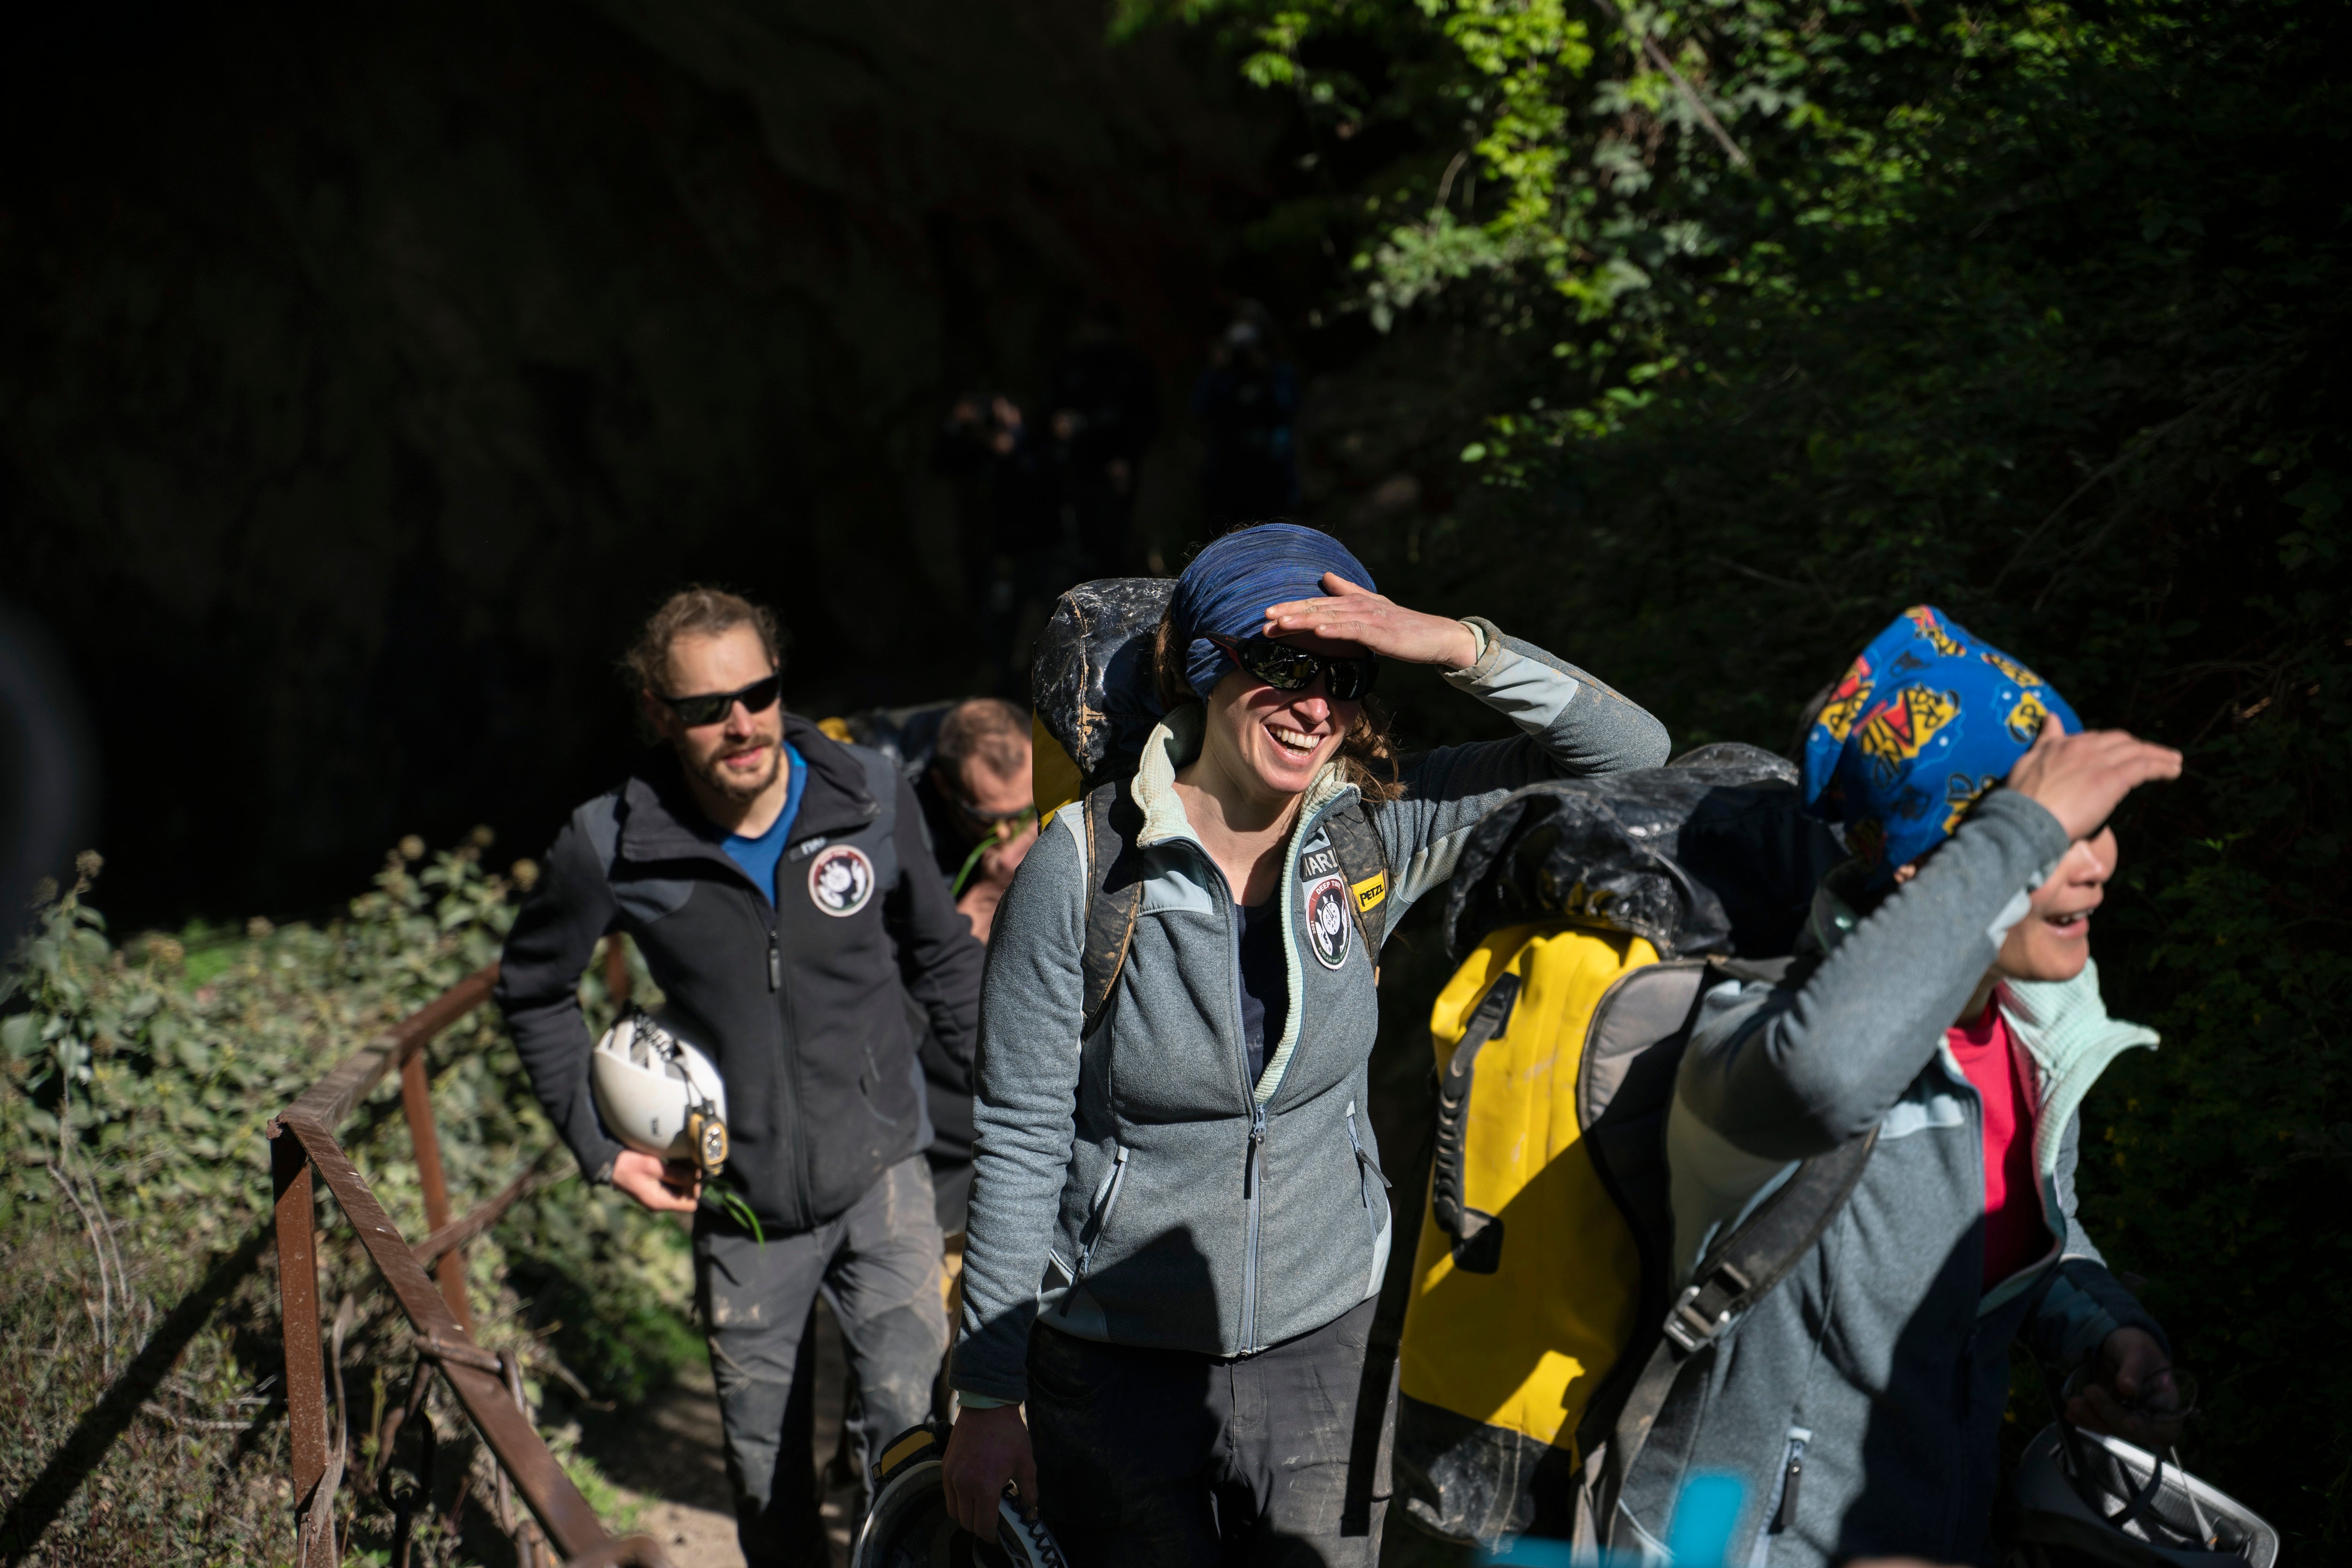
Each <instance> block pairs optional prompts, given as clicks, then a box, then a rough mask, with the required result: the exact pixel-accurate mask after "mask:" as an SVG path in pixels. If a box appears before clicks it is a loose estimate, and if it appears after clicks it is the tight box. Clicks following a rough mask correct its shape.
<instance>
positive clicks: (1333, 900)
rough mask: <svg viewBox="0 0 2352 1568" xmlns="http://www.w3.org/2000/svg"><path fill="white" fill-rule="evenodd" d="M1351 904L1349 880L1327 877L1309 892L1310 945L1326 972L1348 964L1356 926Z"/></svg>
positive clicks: (1308, 936)
mask: <svg viewBox="0 0 2352 1568" xmlns="http://www.w3.org/2000/svg"><path fill="white" fill-rule="evenodd" d="M1348 903H1349V896H1348V883H1347V880H1346V879H1345V878H1341V877H1326V878H1324V879H1322V880H1321V881H1319V882H1318V883H1316V884H1315V885H1314V886H1313V887H1311V888H1309V889H1307V946H1308V947H1310V948H1313V949H1314V950H1315V956H1316V958H1317V960H1318V962H1320V963H1322V965H1323V967H1324V968H1326V969H1337V968H1339V966H1340V965H1341V964H1343V963H1347V962H1348V933H1349V931H1352V930H1354V929H1355V924H1356V921H1355V917H1354V916H1353V915H1352V914H1351V913H1349V909H1348Z"/></svg>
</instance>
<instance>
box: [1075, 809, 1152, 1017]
mask: <svg viewBox="0 0 2352 1568" xmlns="http://www.w3.org/2000/svg"><path fill="white" fill-rule="evenodd" d="M1078 807H1079V808H1080V809H1083V810H1084V811H1085V813H1086V839H1087V929H1086V949H1085V951H1084V952H1082V953H1080V954H1079V960H1078V967H1079V972H1080V973H1081V975H1082V976H1083V979H1084V987H1083V994H1084V1003H1085V1009H1086V1011H1085V1013H1084V1016H1083V1019H1084V1021H1083V1022H1082V1023H1081V1025H1080V1026H1079V1031H1078V1032H1079V1035H1080V1037H1085V1036H1087V1035H1091V1034H1093V1033H1094V1032H1095V1030H1096V1029H1097V1027H1099V1026H1100V1025H1101V1024H1102V1021H1103V1019H1104V1018H1105V1017H1106V1016H1108V1013H1109V1012H1110V1003H1111V997H1112V995H1113V994H1115V992H1116V989H1117V986H1118V972H1119V971H1120V970H1121V969H1122V968H1124V967H1126V964H1127V950H1128V946H1129V943H1130V942H1133V941H1134V940H1135V921H1136V917H1137V916H1138V915H1139V914H1141V913H1142V911H1143V854H1142V852H1141V851H1140V850H1139V849H1138V848H1137V847H1135V836H1136V833H1137V831H1138V830H1139V829H1140V828H1141V827H1142V826H1143V821H1142V814H1141V813H1140V812H1139V811H1138V810H1137V809H1136V806H1135V801H1134V799H1133V797H1132V796H1130V795H1129V793H1128V788H1127V784H1126V783H1125V781H1123V780H1114V781H1113V782H1111V783H1109V784H1099V785H1097V786H1096V787H1095V788H1094V789H1092V790H1089V791H1087V795H1086V797H1085V798H1084V799H1083V800H1081V801H1080V802H1079V803H1078Z"/></svg>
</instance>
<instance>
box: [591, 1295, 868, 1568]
mask: <svg viewBox="0 0 2352 1568" xmlns="http://www.w3.org/2000/svg"><path fill="white" fill-rule="evenodd" d="M816 1319H817V1321H816V1346H815V1349H816V1357H817V1362H816V1452H817V1456H818V1460H819V1463H823V1462H824V1460H825V1459H826V1458H830V1457H831V1456H832V1454H833V1452H834V1449H835V1446H836V1445H837V1444H838V1443H839V1441H840V1438H841V1397H842V1383H843V1378H844V1363H843V1361H842V1355H841V1334H840V1331H838V1330H837V1329H835V1327H834V1321H833V1314H832V1313H831V1312H830V1311H828V1310H826V1309H825V1308H824V1305H823V1304H822V1303H820V1304H819V1306H818V1307H817V1315H816ZM581 1447H582V1448H583V1450H584V1451H585V1452H586V1453H587V1454H588V1456H589V1457H590V1458H593V1459H594V1460H595V1461H596V1464H597V1467H598V1468H600V1469H602V1470H603V1471H604V1474H605V1475H606V1476H607V1477H609V1478H610V1479H612V1480H613V1481H614V1484H615V1485H617V1486H618V1487H619V1488H620V1489H621V1490H622V1492H623V1495H624V1497H625V1499H626V1500H628V1501H630V1502H642V1503H644V1504H645V1505H646V1507H645V1511H644V1513H643V1514H642V1515H641V1516H640V1518H639V1521H638V1524H637V1528H638V1529H639V1530H642V1531H645V1532H646V1534H647V1535H650V1536H652V1537H653V1538H654V1539H655V1540H656V1541H658V1542H661V1543H662V1544H663V1546H665V1547H666V1548H667V1549H668V1552H669V1555H670V1560H671V1561H672V1562H674V1563H677V1565H678V1568H743V1553H742V1552H741V1551H740V1549H739V1548H738V1547H737V1546H736V1544H735V1511H734V1508H733V1506H732V1504H731V1503H730V1500H729V1498H728V1492H727V1462H726V1459H725V1457H724V1451H723V1449H722V1448H721V1447H720V1441H719V1405H718V1401H717V1397H716V1394H714V1392H713V1389H712V1386H711V1382H710V1367H709V1363H707V1362H704V1361H701V1360H699V1359H698V1360H695V1361H692V1362H689V1363H688V1364H687V1365H686V1366H685V1367H684V1368H682V1369H680V1371H679V1373H678V1375H677V1381H676V1382H674V1383H672V1384H670V1385H669V1387H667V1388H666V1389H664V1390H663V1391H662V1392H661V1393H659V1394H656V1395H654V1397H653V1398H651V1399H649V1400H647V1401H646V1403H645V1404H643V1405H639V1406H637V1407H636V1408H635V1409H634V1410H626V1411H615V1412H613V1413H611V1414H609V1415H594V1416H592V1417H591V1418H590V1419H589V1420H588V1421H586V1422H583V1424H582V1429H581ZM855 1507H856V1503H855V1500H854V1499H853V1498H852V1497H851V1496H850V1495H849V1494H848V1493H846V1492H845V1491H843V1490H838V1489H836V1490H834V1491H832V1492H830V1493H828V1494H827V1496H826V1498H825V1501H824V1521H825V1526H826V1529H827V1532H828V1533H829V1534H831V1536H832V1537H833V1559H834V1563H835V1568H845V1564H846V1563H848V1561H849V1541H850V1532H851V1531H852V1530H853V1529H854V1528H855V1527H856V1520H855V1519H854V1518H852V1517H851V1514H852V1511H853V1510H854V1509H855Z"/></svg>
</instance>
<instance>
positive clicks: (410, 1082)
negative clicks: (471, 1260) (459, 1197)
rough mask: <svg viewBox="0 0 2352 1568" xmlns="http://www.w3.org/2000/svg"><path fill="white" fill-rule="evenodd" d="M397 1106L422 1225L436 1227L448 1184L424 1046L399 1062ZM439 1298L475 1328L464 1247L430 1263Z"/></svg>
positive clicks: (444, 1220) (443, 1220) (443, 1221)
mask: <svg viewBox="0 0 2352 1568" xmlns="http://www.w3.org/2000/svg"><path fill="white" fill-rule="evenodd" d="M400 1108H401V1110H403V1111H404V1112H405V1113H406V1114H407V1117H408V1136H409V1140H410V1142H413V1143H414V1144H415V1148H416V1174H417V1177H418V1179H419V1180H420V1181H421V1182H422V1184H423V1185H424V1187H425V1228H426V1229H427V1230H439V1229H440V1228H441V1227H442V1226H445V1225H447V1224H448V1223H449V1184H448V1182H447V1181H446V1179H444V1177H443V1176H442V1174H441V1134H440V1131H439V1130H438V1129H436V1127H435V1126H434V1124H433V1087H432V1085H431V1084H430V1083H429V1082H428V1081H426V1079H425V1047H424V1046H423V1045H422V1044H421V1043H420V1044H419V1045H418V1046H417V1047H416V1049H415V1052H414V1053H413V1054H412V1055H411V1056H410V1057H409V1058H408V1059H407V1060H406V1061H404V1062H403V1063H402V1064H401V1065H400ZM433 1278H434V1280H435V1281H436V1283H437V1284H439V1286H440V1287H441V1299H442V1300H445V1301H446V1302H448V1303H449V1315H450V1316H451V1317H453V1318H456V1319H457V1321H458V1322H459V1323H460V1324H461V1325H463V1326H464V1328H465V1331H466V1332H467V1334H468V1335H469V1336H470V1335H471V1334H472V1333H473V1331H474V1313H473V1310H472V1309H471V1308H470V1307H469V1306H468V1305H467V1301H466V1249H465V1248H464V1247H451V1248H450V1249H449V1250H448V1251H447V1252H446V1253H444V1254H443V1255H442V1256H441V1257H440V1258H438V1259H436V1261H435V1263H434V1266H433Z"/></svg>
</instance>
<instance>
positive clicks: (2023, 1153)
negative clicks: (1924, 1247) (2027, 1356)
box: [1944, 1007, 2050, 1290]
mask: <svg viewBox="0 0 2352 1568" xmlns="http://www.w3.org/2000/svg"><path fill="white" fill-rule="evenodd" d="M1944 1039H1945V1042H1946V1043H1947V1044H1948V1045H1949V1046H1950V1047H1951V1050H1952V1055H1953V1056H1954V1057H1955V1058H1958V1061H1959V1064H1960V1070H1961V1071H1962V1072H1964V1073H1966V1074H1968V1075H1969V1082H1970V1083H1972V1084H1974V1085H1975V1086H1976V1090H1977V1094H1978V1096H1979V1098H1980V1099H1981V1100H1983V1101H1984V1181H1985V1247H1984V1283H1985V1289H1988V1290H1990V1289H1992V1288H1993V1287H1994V1286H1996V1285H1998V1284H2000V1282H2001V1281H2002V1280H2004V1279H2008V1278H2009V1277H2010V1276H2011V1275H2012V1274H2014V1273H2016V1272H2017V1271H2018V1270H2019V1269H2021V1268H2029V1267H2031V1266H2032V1265H2033V1264H2035V1263H2039V1262H2040V1261H2041V1260H2042V1256H2043V1254H2045V1253H2047V1252H2048V1251H2049V1250H2050V1228H2049V1226H2048V1225H2047V1223H2046V1222H2045V1221H2044V1220H2043V1218H2042V1194H2041V1190H2040V1186H2041V1184H2040V1182H2039V1181H2038V1180H2037V1179H2036V1177H2035V1174H2034V1170H2033V1087H2032V1083H2031V1081H2030V1080H2029V1079H2028V1078H2027V1076H2026V1071H2025V1059H2024V1053H2022V1052H2021V1051H2020V1050H2019V1049H2018V1048H2017V1041H2016V1038H2015V1037H2013V1036H2011V1034H2010V1032H2009V1025H2008V1023H2007V1022H2006V1021H2005V1020H2004V1019H2003V1018H2002V1017H2001V1016H2000V1008H1999V1007H1988V1008H1986V1009H1985V1010H1984V1016H1982V1017H1980V1018H1978V1019H1976V1020H1974V1021H1973V1022H1970V1023H1968V1024H1964V1025H1962V1026H1959V1027H1958V1028H1956V1029H1948V1030H1946V1031H1945V1033H1944Z"/></svg>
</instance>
